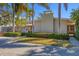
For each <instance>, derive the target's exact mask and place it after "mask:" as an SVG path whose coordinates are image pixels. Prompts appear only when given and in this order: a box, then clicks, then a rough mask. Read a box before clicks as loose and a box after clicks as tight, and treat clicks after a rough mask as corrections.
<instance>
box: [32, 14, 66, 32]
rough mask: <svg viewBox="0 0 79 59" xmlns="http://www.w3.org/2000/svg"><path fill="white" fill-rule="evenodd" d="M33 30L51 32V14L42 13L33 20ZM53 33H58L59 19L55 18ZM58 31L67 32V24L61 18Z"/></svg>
mask: <svg viewBox="0 0 79 59" xmlns="http://www.w3.org/2000/svg"><path fill="white" fill-rule="evenodd" d="M33 31H34V32H52V33H53V15H52V14H49V15H43V16H42V17H41V18H40V19H38V20H37V21H34V30H33ZM55 33H59V21H58V19H56V20H55ZM60 33H67V25H66V24H65V23H64V22H63V21H62V20H61V25H60Z"/></svg>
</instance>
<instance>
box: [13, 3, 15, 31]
mask: <svg viewBox="0 0 79 59" xmlns="http://www.w3.org/2000/svg"><path fill="white" fill-rule="evenodd" d="M13 9H14V10H13V32H15V4H13Z"/></svg>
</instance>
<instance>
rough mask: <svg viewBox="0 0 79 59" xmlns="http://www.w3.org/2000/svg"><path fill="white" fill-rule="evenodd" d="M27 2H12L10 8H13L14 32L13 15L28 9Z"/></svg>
mask: <svg viewBox="0 0 79 59" xmlns="http://www.w3.org/2000/svg"><path fill="white" fill-rule="evenodd" d="M27 5H28V4H23V3H14V4H12V10H13V32H15V15H17V16H19V15H20V14H21V13H22V12H24V11H26V12H27V10H28V7H27Z"/></svg>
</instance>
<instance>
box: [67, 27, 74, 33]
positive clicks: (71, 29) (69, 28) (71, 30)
mask: <svg viewBox="0 0 79 59" xmlns="http://www.w3.org/2000/svg"><path fill="white" fill-rule="evenodd" d="M74 32H75V29H74V25H67V33H68V34H74Z"/></svg>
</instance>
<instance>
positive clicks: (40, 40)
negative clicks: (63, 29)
mask: <svg viewBox="0 0 79 59" xmlns="http://www.w3.org/2000/svg"><path fill="white" fill-rule="evenodd" d="M17 42H23V43H34V44H41V45H54V46H64V47H67V46H69V45H70V43H69V42H68V40H56V39H48V38H32V37H29V38H19V39H17Z"/></svg>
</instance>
